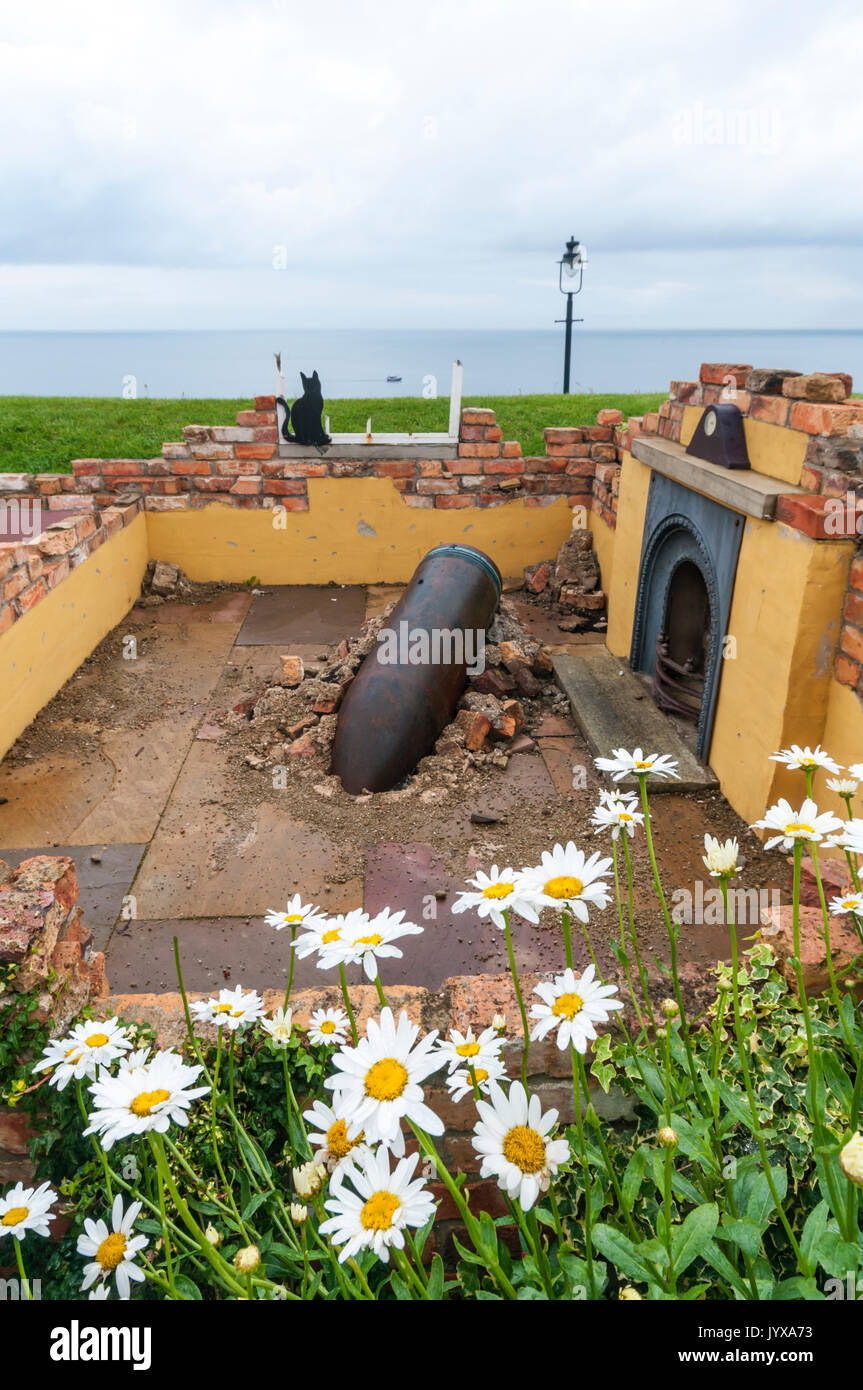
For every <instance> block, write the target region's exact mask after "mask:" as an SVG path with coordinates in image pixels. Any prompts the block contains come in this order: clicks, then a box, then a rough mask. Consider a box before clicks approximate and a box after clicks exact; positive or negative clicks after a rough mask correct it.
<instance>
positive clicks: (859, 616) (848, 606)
mask: <svg viewBox="0 0 863 1390" xmlns="http://www.w3.org/2000/svg"><path fill="white" fill-rule="evenodd" d="M843 612H844V617H845V621H846V623H853V624H854V625H855V626H856V627H863V594H855V593H854V591H853V589H852V590H849V592H848V593H847V594H846V595H845V608H844V610H843Z"/></svg>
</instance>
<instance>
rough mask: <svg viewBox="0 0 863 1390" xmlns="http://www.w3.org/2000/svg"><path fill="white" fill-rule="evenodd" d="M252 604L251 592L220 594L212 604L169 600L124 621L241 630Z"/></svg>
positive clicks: (139, 610)
mask: <svg viewBox="0 0 863 1390" xmlns="http://www.w3.org/2000/svg"><path fill="white" fill-rule="evenodd" d="M251 602H252V595H251V592H249V593H239V592H238V593H233V592H229V593H224V594H219V595H218V596H217V597H216V598H214V599H212V600H211V601H210V602H209V603H184V602H183V601H182V600H181V599H176V600H174V599H167V600H166V601H165V602H164V603H160V604H158V605H157V606H156V607H154V608H149V607H142V606H141V605H140V604H137V603H136V604H135V607H134V608H133V609H132V611H131V612H130V613H128V614H127V615H126V617H125V618H124V619H123V621H124V622H127V623H159V624H165V623H231V624H233V625H234V626H235V627H238V628H239V627H240V625H241V623H242V622H243V619H244V618H245V616H246V614H247V613H248V611H249V605H250V604H251Z"/></svg>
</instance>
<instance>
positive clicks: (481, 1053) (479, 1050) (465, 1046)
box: [438, 1028, 503, 1071]
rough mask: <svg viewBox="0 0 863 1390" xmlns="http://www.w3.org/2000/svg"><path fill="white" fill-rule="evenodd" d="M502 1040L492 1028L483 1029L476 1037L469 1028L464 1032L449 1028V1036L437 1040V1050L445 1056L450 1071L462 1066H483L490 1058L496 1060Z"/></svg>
mask: <svg viewBox="0 0 863 1390" xmlns="http://www.w3.org/2000/svg"><path fill="white" fill-rule="evenodd" d="M502 1042H503V1039H502V1038H501V1037H500V1036H499V1035H498V1034H497V1033H496V1032H495V1030H494V1029H493V1028H486V1029H484V1030H483V1032H482V1033H480V1035H479V1037H478V1038H477V1037H476V1036H475V1035H474V1032H473V1029H471V1028H468V1030H467V1032H466V1033H460V1032H459V1030H458V1029H457V1028H451V1029H450V1032H449V1037H448V1038H441V1039H440V1041H439V1042H438V1052H441V1053H442V1054H443V1056H444V1057H445V1058H446V1060H447V1062H448V1063H449V1069H450V1071H455V1069H456V1067H464V1066H470V1067H484V1066H485V1064H486V1062H487V1061H488V1060H489V1059H490V1058H492V1059H495V1060H496V1059H497V1058H498V1057H499V1056H500V1049H501V1046H502Z"/></svg>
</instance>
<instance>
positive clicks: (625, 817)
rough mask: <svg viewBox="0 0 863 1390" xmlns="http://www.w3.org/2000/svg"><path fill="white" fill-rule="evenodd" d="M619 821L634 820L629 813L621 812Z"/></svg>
mask: <svg viewBox="0 0 863 1390" xmlns="http://www.w3.org/2000/svg"><path fill="white" fill-rule="evenodd" d="M619 819H620V820H632V816H631V815H630V814H629V812H628V811H621V812H620V815H619Z"/></svg>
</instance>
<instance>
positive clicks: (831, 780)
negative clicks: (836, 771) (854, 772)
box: [824, 763, 863, 796]
mask: <svg viewBox="0 0 863 1390" xmlns="http://www.w3.org/2000/svg"><path fill="white" fill-rule="evenodd" d="M857 766H858V767H859V766H860V764H859V763H858V764H857ZM861 770H863V769H861ZM824 785H825V787H826V788H827V790H828V791H830V792H835V793H836V795H837V796H856V795H857V788H858V787H859V786H860V783H859V782H858V781H857V779H856V778H854V777H828V778H827V781H826V782H825V783H824Z"/></svg>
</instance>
